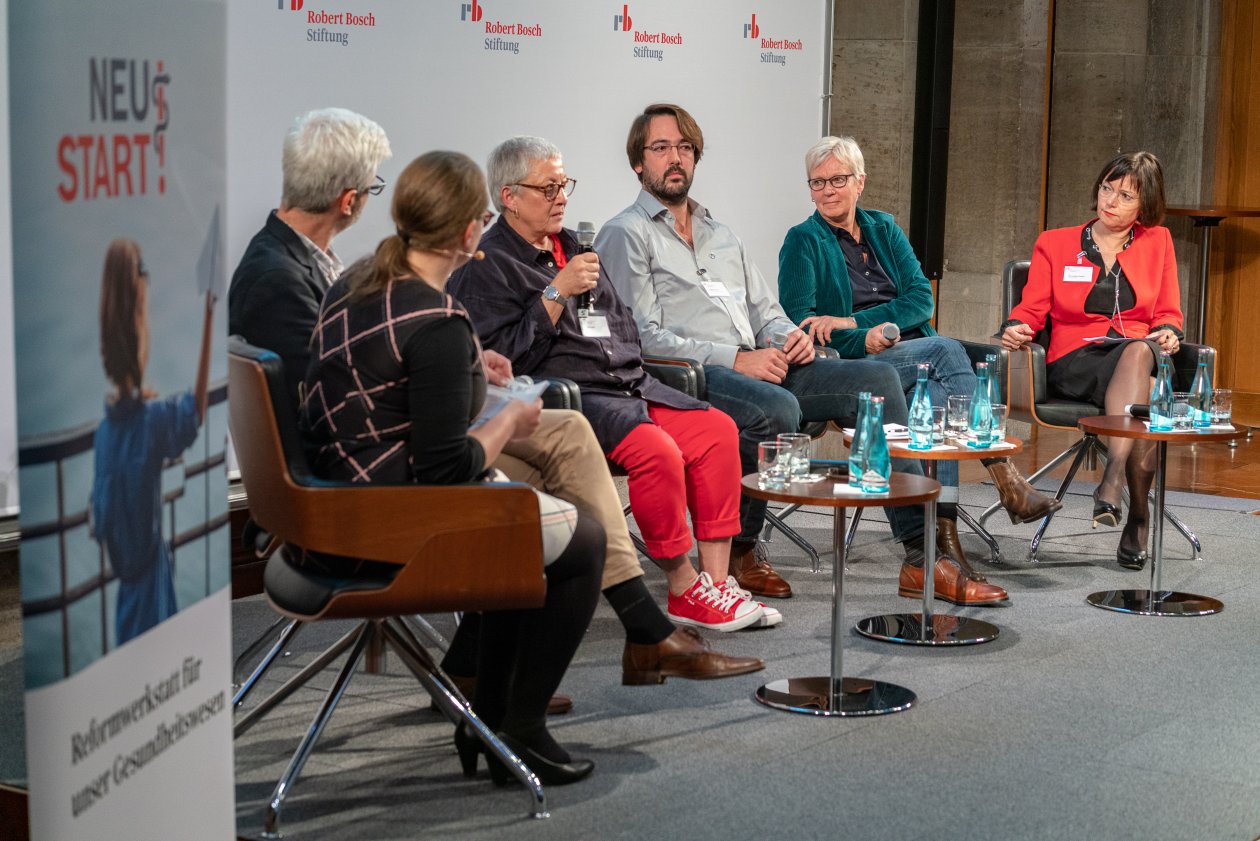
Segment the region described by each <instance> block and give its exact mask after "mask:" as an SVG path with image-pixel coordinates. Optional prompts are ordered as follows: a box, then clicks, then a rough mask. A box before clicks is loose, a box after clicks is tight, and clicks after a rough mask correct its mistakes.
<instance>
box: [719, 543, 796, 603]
mask: <svg viewBox="0 0 1260 841" xmlns="http://www.w3.org/2000/svg"><path fill="white" fill-rule="evenodd" d="M730 574H731V575H733V576H735V582H736V583H737V584H739V586H740V587H742V588H743V589H745V590H747V591H748V592H750V593H752V594H753V595H754V596H765V597H766V598H769V599H786V598H789V597H790V596H791V595H792V585H791V584H788V583H787V582H786V581H784V580H783V577H782V576H781V575H779V573H777V572H775V571H774V567H772V566H770V561H769V560H767V559H766V551H765V549H763V548H762V547H761V542H760V541H758V542H756V543H754V544H752V545H751V546H749V547H748V548H747V549H744V548H742V547H741V548H737V547H736V546H735V544H731V564H730Z"/></svg>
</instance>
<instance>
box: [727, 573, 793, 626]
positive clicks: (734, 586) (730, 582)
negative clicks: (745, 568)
mask: <svg viewBox="0 0 1260 841" xmlns="http://www.w3.org/2000/svg"><path fill="white" fill-rule="evenodd" d="M717 586H718V589H719V590H726V591H728V592H732V593H735V594H737V595H738V596H739V597H740V598H741V599H743V600H744V601H748V602H753V603H754V604H758V605H761V618H760V619H758V620H757V621H756V622H754V623H753V624H751V625H749V626H748V627H750V628H773V627H774V626H775V625H778V624H779V623H781V622H782V621H783V614H782V613H780V612H779V611H778V610H776V609H775V608H773V607H770V606H769V605H767V604H766V603H765V602H757V601H754V600H753V594H752V593H750V592H749V591H747V590H745V589H744V588H743V587H740V586H739V582H737V581H736V580H735V576H733V575H728V576H726V580H725V581H723V582H722V583H721V584H719V585H717Z"/></svg>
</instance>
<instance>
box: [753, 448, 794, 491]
mask: <svg viewBox="0 0 1260 841" xmlns="http://www.w3.org/2000/svg"><path fill="white" fill-rule="evenodd" d="M790 458H791V450H790V448H789V446H788V445H787V444H780V443H779V442H778V441H762V442H761V443H760V444H758V445H757V487H759V488H761V489H762V490H763V491H781V490H783V488H784V487H786V486H787V482H788V472H789V470H790V467H789V465H788V460H789V459H790Z"/></svg>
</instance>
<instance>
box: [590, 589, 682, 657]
mask: <svg viewBox="0 0 1260 841" xmlns="http://www.w3.org/2000/svg"><path fill="white" fill-rule="evenodd" d="M604 598H606V599H608V603H609V604H610V605H612V609H613V611H614V612H615V613H616V614H617V618H618V619H620V620H621V624H622V626H623V627H624V628H625V629H626V641H627V642H632V643H635V644H637V645H656V644H657V643H658V642H661V641H663V640H664V639H665V638H666V637H668V636H669V635H670V634H672V633H674V625H673V623H672V622H670V621H669V619H668V618H666V616H665V614H664V613H662V612H661V608H660V606H659V605H657V604H656V602H655V601H654V600H653V599H652V594H651V593H649V592H648V588H647V585H646V584H644V583H643V576H641V575H636V576H635V577H634V578H631V579H630V580H629V581H623V582H621V583H620V584H614V585H613V586H611V587H609V588H608V589H606V590H604Z"/></svg>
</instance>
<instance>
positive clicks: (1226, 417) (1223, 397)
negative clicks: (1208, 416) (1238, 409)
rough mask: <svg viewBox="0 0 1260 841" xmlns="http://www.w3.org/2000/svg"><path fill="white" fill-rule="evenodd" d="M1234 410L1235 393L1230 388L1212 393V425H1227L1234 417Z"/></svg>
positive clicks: (1215, 390) (1219, 389)
mask: <svg viewBox="0 0 1260 841" xmlns="http://www.w3.org/2000/svg"><path fill="white" fill-rule="evenodd" d="M1233 409H1234V392H1233V390H1232V389H1228V388H1218V389H1214V390H1213V391H1212V423H1213V424H1222V425H1223V424H1227V423H1229V422H1230V418H1231V417H1233Z"/></svg>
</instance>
